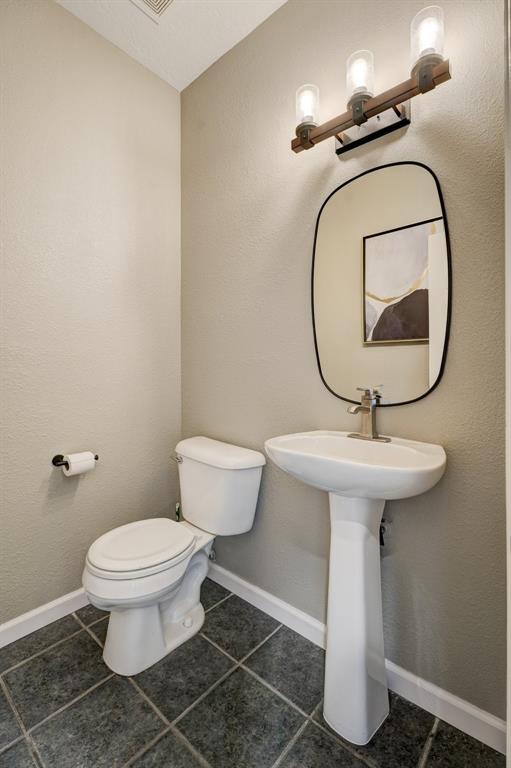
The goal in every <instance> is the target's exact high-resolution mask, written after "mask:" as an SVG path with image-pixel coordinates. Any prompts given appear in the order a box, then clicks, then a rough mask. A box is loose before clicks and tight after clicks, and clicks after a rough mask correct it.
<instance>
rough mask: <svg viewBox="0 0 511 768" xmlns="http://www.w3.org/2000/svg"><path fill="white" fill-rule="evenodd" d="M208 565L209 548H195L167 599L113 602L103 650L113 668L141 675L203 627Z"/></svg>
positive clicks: (104, 656)
mask: <svg viewBox="0 0 511 768" xmlns="http://www.w3.org/2000/svg"><path fill="white" fill-rule="evenodd" d="M208 565H209V561H208V556H207V554H206V552H205V551H204V550H201V551H199V552H196V553H195V555H194V556H193V557H192V559H191V560H190V563H189V565H188V568H187V570H186V573H185V576H184V578H183V580H182V582H181V583H180V585H179V587H178V588H177V590H173V591H172V593H171V595H170V596H169V597H167V598H166V599H164V600H160V601H159V602H154V603H149V604H147V605H142V606H141V605H140V603H138V604H137V605H135V606H133V607H125V606H123V607H122V608H121V607H117V606H112V608H111V613H110V619H109V621H108V632H107V635H106V640H105V648H104V651H103V660H104V662H105V664H106V665H107V666H108V667H109V668H110V669H111V670H112V672H116V673H117V674H118V675H124V676H126V677H130V676H131V675H138V674H139V672H143V671H144V670H145V669H148V667H151V666H152V665H153V664H156V662H157V661H160V659H163V657H164V656H166V655H167V654H168V653H170V652H171V651H173V650H174V648H177V647H178V646H179V645H181V644H182V643H184V642H186V640H189V639H190V638H191V637H193V635H195V634H196V633H197V632H198V631H199V630H200V629H201V627H202V625H203V623H204V608H203V607H202V604H201V602H200V588H201V584H202V582H203V581H204V579H205V578H206V576H207V573H208Z"/></svg>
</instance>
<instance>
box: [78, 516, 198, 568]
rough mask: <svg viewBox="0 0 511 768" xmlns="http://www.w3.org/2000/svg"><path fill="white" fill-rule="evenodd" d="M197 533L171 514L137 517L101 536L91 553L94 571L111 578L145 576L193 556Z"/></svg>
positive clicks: (91, 563) (89, 556) (88, 564)
mask: <svg viewBox="0 0 511 768" xmlns="http://www.w3.org/2000/svg"><path fill="white" fill-rule="evenodd" d="M195 542H196V536H194V534H193V533H192V532H191V531H190V530H189V529H188V528H186V527H185V526H183V525H180V524H179V523H177V522H173V521H172V520H168V519H167V518H153V519H149V520H137V521H136V522H134V523H128V524H127V525H121V526H120V527H118V528H114V529H113V530H112V531H108V532H107V533H105V534H103V536H100V537H99V539H97V540H96V541H95V542H94V543H93V544H92V545H91V547H90V549H89V551H88V553H87V567H88V568H89V570H90V572H91V573H94V574H95V575H97V576H101V577H102V578H107V579H131V578H142V577H145V576H149V575H151V574H153V573H158V572H159V571H163V570H166V569H168V568H172V567H174V566H175V565H177V564H178V563H180V562H181V561H182V560H184V559H185V558H189V557H190V556H191V554H192V552H193V550H194V548H195Z"/></svg>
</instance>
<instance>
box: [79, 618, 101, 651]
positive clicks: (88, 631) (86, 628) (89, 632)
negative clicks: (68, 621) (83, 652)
mask: <svg viewBox="0 0 511 768" xmlns="http://www.w3.org/2000/svg"><path fill="white" fill-rule="evenodd" d="M75 618H76V620H77V621H79V622H80V624H81V625H82V627H83V629H84V631H85V632H87V634H88V635H89V637H92V639H93V640H94V642H95V643H96V644H97V645H99V647H100V648H101V649H103V643H102V642H101V640H100V639H99V637H96V635H95V634H94V632H93V631H92V629H90V627H92V626H94V624H97V623H98V622H97V621H95V622H94V624H91V625H90V626H87V624H84V623H83V621H82V620H81V619H80V618H79V617H78V616H76V617H75ZM100 621H103V619H100Z"/></svg>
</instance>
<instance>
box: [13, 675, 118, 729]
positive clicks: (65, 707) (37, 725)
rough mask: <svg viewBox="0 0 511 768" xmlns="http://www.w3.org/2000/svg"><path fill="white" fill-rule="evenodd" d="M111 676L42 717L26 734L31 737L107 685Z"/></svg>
mask: <svg viewBox="0 0 511 768" xmlns="http://www.w3.org/2000/svg"><path fill="white" fill-rule="evenodd" d="M113 676H114V673H113V672H110V674H109V675H107V676H106V677H104V678H103V679H102V680H100V681H99V682H97V683H95V684H94V685H91V687H90V688H87V690H86V691H82V693H80V694H79V695H78V696H75V698H74V699H71V701H68V702H67V704H63V706H62V707H59V708H58V709H56V710H55V712H52V713H51V714H50V715H47V716H46V717H43V719H42V720H40V721H39V722H38V723H36V724H35V725H31V726H30V728H28V729H27V734H28V735H29V736H31V735H32V733H33V732H34V731H36V730H37V729H38V728H39V727H40V726H41V725H45V724H46V723H47V722H48V721H49V720H53V718H54V717H56V716H57V715H60V713H61V712H64V711H65V710H66V709H69V707H72V706H73V704H76V702H77V701H80V699H83V698H85V696H87V695H88V694H89V693H92V691H94V690H95V689H96V688H99V687H100V686H102V685H104V684H105V683H107V682H108V681H109V680H111V679H112V677H113Z"/></svg>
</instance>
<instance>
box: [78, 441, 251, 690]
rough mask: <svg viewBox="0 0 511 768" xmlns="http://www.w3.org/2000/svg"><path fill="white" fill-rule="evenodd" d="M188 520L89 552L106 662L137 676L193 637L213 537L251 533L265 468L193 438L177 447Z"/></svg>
mask: <svg viewBox="0 0 511 768" xmlns="http://www.w3.org/2000/svg"><path fill="white" fill-rule="evenodd" d="M176 458H177V461H178V466H179V483H180V487H181V507H182V516H183V520H182V521H181V522H174V521H172V520H169V519H168V518H164V517H158V518H152V519H147V520H138V521H136V522H134V523H128V524H127V525H122V526H120V527H119V528H114V529H113V530H111V531H108V532H107V533H105V534H103V535H102V536H100V537H99V539H96V541H95V542H94V543H93V544H92V545H91V547H90V548H89V551H88V552H87V557H86V561H85V568H84V571H83V577H82V581H83V586H84V589H85V592H86V593H87V596H88V598H89V601H90V602H91V603H92V605H95V606H96V607H97V608H101V609H102V610H104V611H110V619H109V622H108V632H107V636H106V641H105V647H104V652H103V658H104V661H105V663H106V664H107V665H108V667H110V669H111V670H112V671H113V672H116V673H117V674H119V675H136V674H137V673H139V672H142V671H143V670H144V669H147V668H148V667H150V666H152V665H153V664H155V663H156V662H157V661H159V660H160V659H162V658H163V657H164V656H166V655H167V654H168V653H170V651H172V650H173V649H174V648H177V646H178V645H181V643H184V642H185V641H186V640H188V639H189V638H190V637H192V636H193V635H195V634H196V633H197V632H198V631H199V630H200V628H201V626H202V624H203V622H204V608H203V607H202V605H201V602H200V588H201V584H202V582H203V581H204V579H205V578H206V575H207V573H208V566H209V555H210V552H211V548H212V545H213V541H214V539H215V537H216V536H234V535H236V534H239V533H245V532H246V531H249V530H250V529H251V528H252V525H253V522H254V515H255V510H256V504H257V497H258V494H259V485H260V482H261V473H262V468H263V465H264V464H265V458H264V456H263V455H262V454H261V453H259V452H258V451H253V450H250V449H248V448H240V447H239V446H236V445H230V444H228V443H222V442H220V441H218V440H211V439H210V438H208V437H192V438H189V439H187V440H181V442H180V443H178V445H177V446H176Z"/></svg>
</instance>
